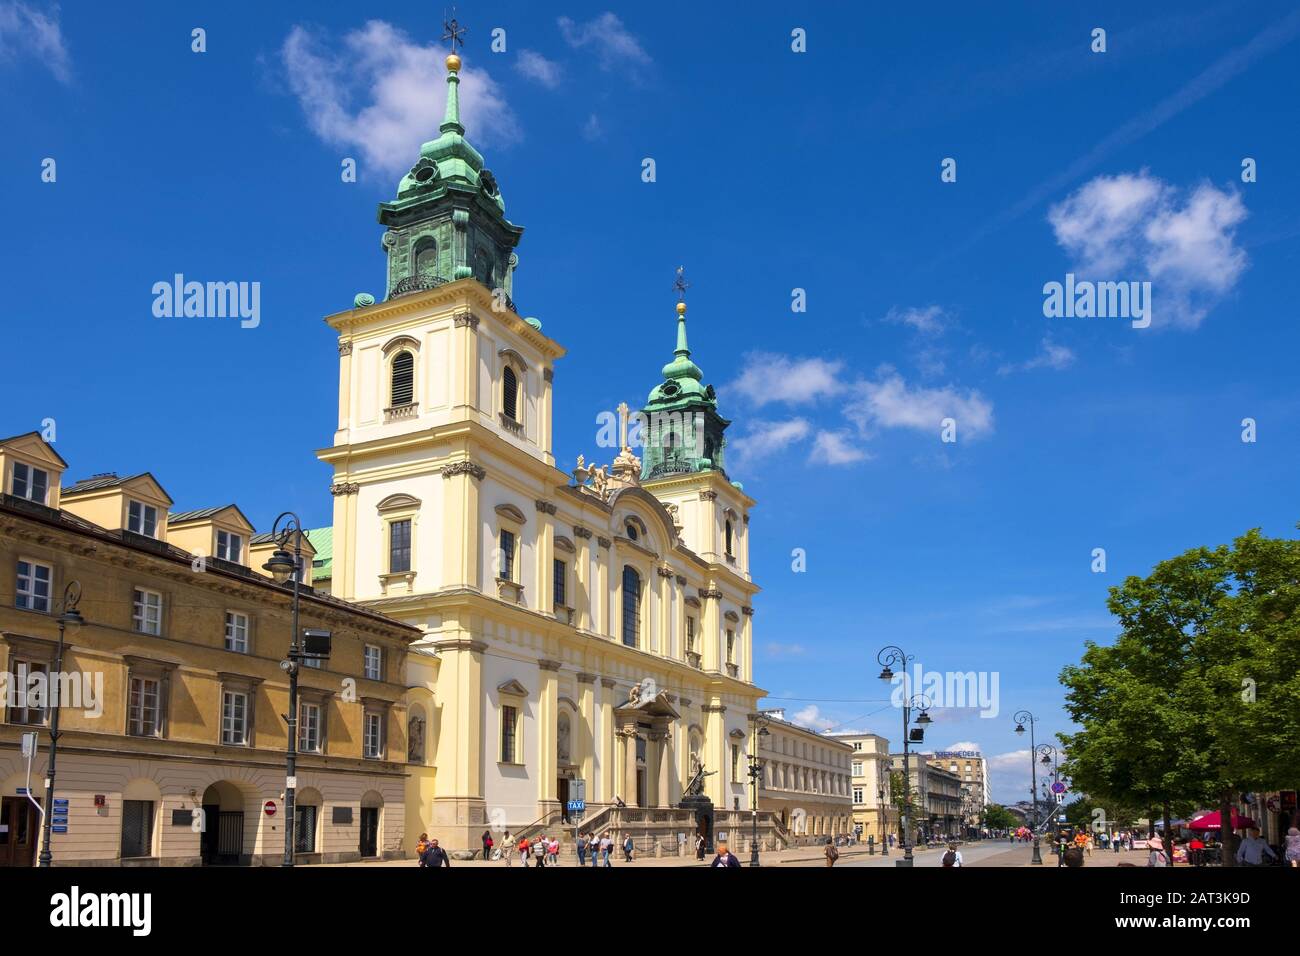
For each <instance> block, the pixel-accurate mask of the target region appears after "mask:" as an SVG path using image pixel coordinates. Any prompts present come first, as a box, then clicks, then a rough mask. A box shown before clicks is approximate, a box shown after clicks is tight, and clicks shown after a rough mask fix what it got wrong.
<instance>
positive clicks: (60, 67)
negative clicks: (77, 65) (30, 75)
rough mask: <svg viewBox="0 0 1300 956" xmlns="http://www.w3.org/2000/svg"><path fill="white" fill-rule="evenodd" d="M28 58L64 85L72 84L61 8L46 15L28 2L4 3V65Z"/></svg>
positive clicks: (0, 19) (0, 25) (0, 10)
mask: <svg viewBox="0 0 1300 956" xmlns="http://www.w3.org/2000/svg"><path fill="white" fill-rule="evenodd" d="M24 55H26V56H30V57H31V58H32V59H34V60H37V61H39V62H41V63H43V64H44V65H45V67H46V68H47V69H48V70H49V71H50V72H51V73H53V74H54V76H55V78H56V79H57V80H58V81H59V82H60V83H65V84H67V83H71V82H72V58H71V57H70V56H69V55H68V47H67V44H66V43H65V42H64V39H63V29H62V28H61V27H60V25H59V12H58V7H54V8H53V10H52V11H51V13H49V14H44V13H41V12H40V11H39V10H35V9H33V8H32V7H29V6H28V5H27V4H25V3H19V2H11V3H0V63H2V62H7V61H13V60H17V59H19V58H20V57H22V56H24Z"/></svg>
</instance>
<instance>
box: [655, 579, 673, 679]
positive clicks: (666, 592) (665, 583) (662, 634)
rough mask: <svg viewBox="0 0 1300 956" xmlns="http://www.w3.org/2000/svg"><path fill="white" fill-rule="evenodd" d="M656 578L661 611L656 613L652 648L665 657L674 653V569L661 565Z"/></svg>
mask: <svg viewBox="0 0 1300 956" xmlns="http://www.w3.org/2000/svg"><path fill="white" fill-rule="evenodd" d="M655 580H656V581H658V582H659V613H658V615H656V617H657V621H656V625H655V635H654V641H653V643H652V644H651V645H650V650H652V651H655V652H656V653H658V654H662V655H663V656H664V657H668V656H670V655H671V654H672V593H673V592H672V584H673V569H672V568H670V567H668V566H667V565H660V566H659V567H658V568H657V569H656V574H655Z"/></svg>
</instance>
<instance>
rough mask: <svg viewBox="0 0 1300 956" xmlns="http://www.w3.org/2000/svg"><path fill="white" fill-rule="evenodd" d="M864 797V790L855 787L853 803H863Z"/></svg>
mask: <svg viewBox="0 0 1300 956" xmlns="http://www.w3.org/2000/svg"><path fill="white" fill-rule="evenodd" d="M862 796H863V794H862V788H861V787H854V788H853V802H854V803H862V802H863V800H862Z"/></svg>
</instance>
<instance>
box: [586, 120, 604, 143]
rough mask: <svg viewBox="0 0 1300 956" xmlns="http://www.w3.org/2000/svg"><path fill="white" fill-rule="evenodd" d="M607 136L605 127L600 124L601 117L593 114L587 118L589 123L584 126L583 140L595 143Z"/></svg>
mask: <svg viewBox="0 0 1300 956" xmlns="http://www.w3.org/2000/svg"><path fill="white" fill-rule="evenodd" d="M604 135H605V127H604V125H603V124H602V123H601V122H600V117H599V116H597V115H596V114H595V113H592V114H591V115H590V116H588V117H587V122H585V123H583V124H582V138H583V139H585V140H587V141H588V142H594V141H595V140H598V139H600V138H602V137H603V136H604Z"/></svg>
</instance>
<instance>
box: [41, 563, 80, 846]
mask: <svg viewBox="0 0 1300 956" xmlns="http://www.w3.org/2000/svg"><path fill="white" fill-rule="evenodd" d="M80 603H81V582H80V581H69V582H68V586H67V587H66V588H64V589H63V612H62V613H61V614H60V615H59V645H58V648H57V650H55V652H54V672H53V673H51V674H50V675H49V678H50V680H49V690H50V691H52V692H53V694H54V697H53V699H52V700H51V701H49V703H51V704H52V705H53V712H52V713H51V714H50V766H49V771H48V772H47V773H46V775H45V820H44V821H43V826H42V827H41V831H42V832H41V853H40V856H39V857H38V858H37V863H38V864H39V865H40V866H44V867H48V866H49V865H50V862H51V860H53V856H52V855H51V853H50V825H51V823H53V819H54V764H55V759H56V758H57V757H58V751H59V711H60V710H61V709H62V707H63V701H61V700H59V698H58V693H59V691H58V688H60V687H66V686H67V685H68V682H67V681H63V680H60V678H61V676H62V675H63V634H64V631H65V630H70V631H72V632H73V633H74V634H75V633H76V632H77V630H78V628H80V627H81V625H82V624H84V623H85V618H83V617H82V616H81V612H80V611H78V610H77V605H78V604H80ZM48 692H49V691H47V693H48Z"/></svg>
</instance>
